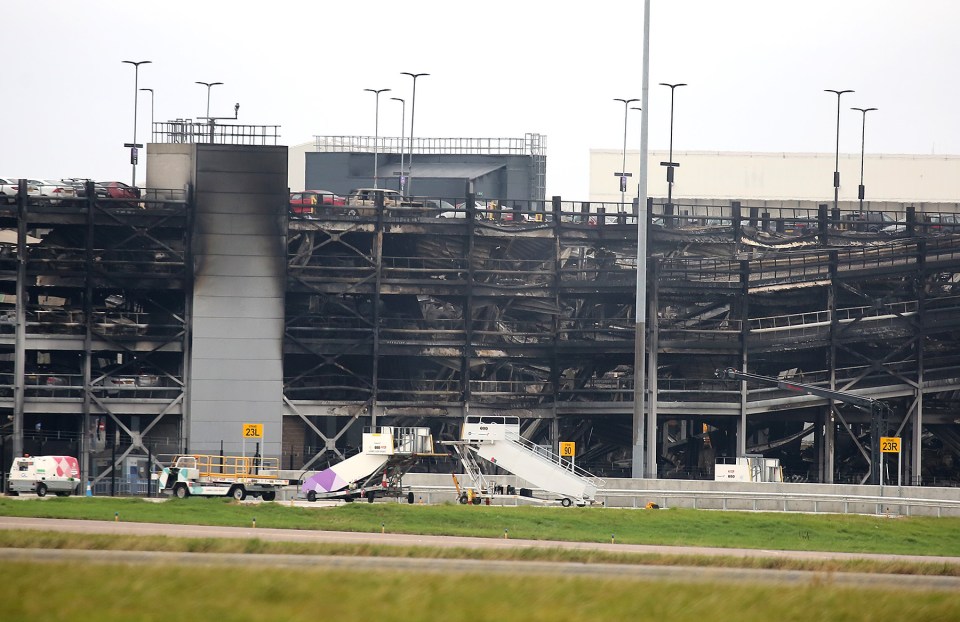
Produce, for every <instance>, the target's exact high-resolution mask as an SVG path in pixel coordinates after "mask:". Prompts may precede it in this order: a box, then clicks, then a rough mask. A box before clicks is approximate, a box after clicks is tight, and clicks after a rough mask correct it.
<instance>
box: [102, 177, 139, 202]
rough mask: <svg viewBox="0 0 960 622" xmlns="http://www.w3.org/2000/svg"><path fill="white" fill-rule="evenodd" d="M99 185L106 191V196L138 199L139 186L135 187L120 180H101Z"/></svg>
mask: <svg viewBox="0 0 960 622" xmlns="http://www.w3.org/2000/svg"><path fill="white" fill-rule="evenodd" d="M99 184H100V185H101V186H103V187H104V189H106V191H107V196H108V197H110V198H111V199H139V198H140V188H135V187H133V186H131V185H128V184H125V183H123V182H122V181H101V182H99Z"/></svg>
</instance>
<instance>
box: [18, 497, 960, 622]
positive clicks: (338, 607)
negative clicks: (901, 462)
mask: <svg viewBox="0 0 960 622" xmlns="http://www.w3.org/2000/svg"><path fill="white" fill-rule="evenodd" d="M115 514H116V515H117V517H118V518H119V519H120V520H122V521H140V522H158V523H188V524H204V525H226V526H237V527H250V526H251V524H252V519H253V518H254V517H255V518H256V520H257V527H258V528H261V527H272V528H290V529H324V530H342V531H366V532H375V533H379V532H380V530H381V526H382V528H384V529H386V530H387V531H388V533H389V532H394V533H400V532H402V533H425V534H438V535H460V536H480V537H491V538H499V537H503V533H504V529H508V530H509V535H510V537H511V538H531V539H544V540H580V541H588V542H609V541H610V536H611V535H615V538H616V541H617V542H618V543H647V544H653V543H659V544H684V545H689V544H695V545H704V546H721V547H723V546H726V547H743V548H765V549H801V550H845V551H863V552H875V553H884V552H886V553H893V552H898V553H913V554H938V555H957V551H958V549H960V520H957V519H928V518H901V519H886V518H878V517H866V516H822V515H796V514H754V513H743V512H709V511H695V510H636V511H634V510H614V509H607V508H589V509H583V510H572V509H561V508H539V507H532V508H497V507H487V506H480V507H473V506H455V505H441V506H406V505H399V504H379V503H378V504H373V505H369V504H366V503H364V504H353V505H344V506H340V507H336V508H328V509H322V510H320V509H317V508H297V507H290V506H289V505H284V504H280V503H264V504H256V505H254V504H237V503H233V502H230V501H225V500H208V499H186V500H182V501H180V500H173V501H168V502H165V503H150V502H145V501H142V500H139V499H119V498H118V499H107V498H94V499H48V500H45V501H35V500H12V499H0V515H8V516H9V515H17V516H40V517H51V518H74V519H96V520H114V517H115ZM0 547H4V548H9V547H22V548H45V549H56V548H65V549H68V548H69V549H88V550H139V551H154V550H156V551H172V552H210V553H245V554H251V561H250V563H249V565H248V566H247V567H235V566H231V567H229V568H227V567H219V566H210V567H196V566H177V567H176V568H175V569H174V568H171V567H170V566H167V565H163V564H161V565H156V566H153V565H142V566H140V565H138V566H137V567H136V568H135V569H133V568H132V567H131V566H129V565H124V564H117V563H112V562H99V563H97V564H96V565H95V566H91V565H90V564H88V563H82V562H36V563H31V562H21V561H15V560H6V561H5V562H4V563H3V564H2V565H0V619H2V620H32V619H43V620H53V621H58V620H64V621H66V620H69V621H70V622H86V621H88V620H90V621H96V622H111V621H113V620H123V621H127V620H158V621H159V620H171V619H172V620H176V619H186V618H187V617H188V616H189V617H195V616H196V613H197V612H201V611H202V612H203V615H204V617H214V618H216V619H219V620H224V621H227V620H262V619H271V620H291V621H295V620H311V621H312V620H315V619H316V617H317V615H322V616H323V617H324V618H331V619H343V620H352V619H357V618H360V617H363V618H365V619H377V620H378V621H381V622H389V621H392V620H403V621H410V620H434V619H443V620H464V621H469V620H498V621H500V622H513V621H515V620H523V621H528V620H529V621H538V620H550V621H551V622H556V621H558V620H582V619H595V620H627V619H669V620H679V621H681V622H683V621H687V620H689V621H696V622H700V621H701V620H704V619H712V620H726V619H736V620H740V621H743V622H749V621H752V620H762V621H764V622H767V621H768V620H780V621H784V622H789V621H793V620H797V621H799V620H803V621H804V622H806V621H807V620H810V619H811V618H814V619H838V620H875V619H877V617H878V616H880V615H882V616H883V617H889V618H890V619H915V620H956V619H960V598H958V597H957V596H956V595H954V594H951V593H949V592H944V591H940V592H922V591H917V590H909V591H906V590H891V589H890V588H889V587H887V588H884V589H874V588H870V587H860V588H856V589H853V588H846V587H839V586H837V585H834V584H833V583H832V581H831V576H833V573H834V572H841V571H860V572H884V573H904V574H939V575H954V576H956V575H958V574H960V566H957V565H950V564H905V563H901V562H895V561H890V562H875V561H869V562H868V561H817V560H786V559H777V558H774V557H770V558H740V557H696V556H684V555H647V554H640V555H637V554H626V553H623V554H618V553H616V552H598V551H583V550H579V551H578V550H561V549H558V548H545V549H531V548H521V549H513V550H486V549H467V548H432V547H391V546H386V545H350V544H344V545H339V544H316V543H300V542H267V541H264V540H260V539H256V538H254V539H219V538H168V537H162V536H136V537H134V536H115V535H83V534H70V533H52V532H43V531H32V530H24V531H0ZM259 553H279V554H301V555H345V556H350V555H354V556H373V557H375V556H390V557H396V556H408V557H427V558H441V557H442V558H458V559H498V560H517V561H534V560H536V561H557V562H581V563H596V562H607V563H621V564H662V565H681V566H698V565H704V566H726V567H738V568H743V567H746V568H777V569H799V570H814V571H819V573H822V574H818V575H817V579H816V580H814V581H813V582H811V583H810V584H806V585H793V584H791V585H786V584H777V585H743V584H736V585H734V584H724V585H715V584H709V583H679V582H672V581H669V582H668V581H662V582H661V581H657V582H651V581H645V580H640V579H630V578H612V577H611V578H600V577H566V576H564V577H558V576H549V577H542V576H534V575H525V576H523V577H522V578H520V577H517V576H510V575H499V574H485V575H483V576H479V575H477V574H471V573H464V574H459V573H452V574H451V573H448V574H438V573H426V574H424V573H416V572H408V573H404V572H370V571H369V570H351V569H350V568H349V567H338V568H336V569H325V568H310V567H308V568H302V569H297V570H291V569H286V568H265V567H258V566H257V562H256V554H259ZM50 577H57V578H58V580H57V581H56V584H57V587H56V594H55V595H53V594H49V593H46V592H44V593H43V594H42V595H40V596H42V597H36V598H35V597H34V595H38V586H43V585H49V584H50ZM198 587H202V589H197V588H198ZM61 603H62V604H63V605H61ZM66 603H69V605H66Z"/></svg>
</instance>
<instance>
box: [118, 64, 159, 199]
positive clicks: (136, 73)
mask: <svg viewBox="0 0 960 622" xmlns="http://www.w3.org/2000/svg"><path fill="white" fill-rule="evenodd" d="M121 62H124V63H127V64H128V65H133V142H132V143H124V145H123V146H124V147H130V164H132V165H133V176H132V180H131V182H130V185H131V186H133V187H136V186H137V155H138V154H137V149H139V148H140V147H142V146H143V145H140V144H137V103H138V97H137V96H138V95H139V94H140V89H139V82H140V65H149V64H150V63H152V62H153V61H150V60H125V61H121Z"/></svg>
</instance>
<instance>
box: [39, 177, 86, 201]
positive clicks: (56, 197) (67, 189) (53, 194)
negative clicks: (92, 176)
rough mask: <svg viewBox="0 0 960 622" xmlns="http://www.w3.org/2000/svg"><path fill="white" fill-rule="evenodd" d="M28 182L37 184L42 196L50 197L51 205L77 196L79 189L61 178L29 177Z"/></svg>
mask: <svg viewBox="0 0 960 622" xmlns="http://www.w3.org/2000/svg"><path fill="white" fill-rule="evenodd" d="M27 183H28V184H31V185H35V186H37V188H39V190H40V196H41V197H42V198H45V199H49V200H50V205H59V204H60V203H61V202H62V201H70V200H73V199H76V198H77V189H76V188H74V187H73V186H72V185H71V184H69V183H67V182H65V181H61V180H59V179H28V180H27Z"/></svg>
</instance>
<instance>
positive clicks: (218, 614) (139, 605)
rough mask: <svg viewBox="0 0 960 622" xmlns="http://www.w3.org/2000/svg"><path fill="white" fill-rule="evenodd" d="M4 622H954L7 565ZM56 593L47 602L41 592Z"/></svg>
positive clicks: (714, 590) (956, 613) (664, 597)
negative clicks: (880, 621) (882, 621)
mask: <svg viewBox="0 0 960 622" xmlns="http://www.w3.org/2000/svg"><path fill="white" fill-rule="evenodd" d="M0 577H2V579H3V580H2V582H0V585H2V587H0V596H2V598H0V619H2V620H9V621H11V622H12V621H19V620H24V621H26V620H44V621H51V622H58V621H63V622H112V621H114V620H116V621H123V622H130V621H144V622H151V621H158V622H170V621H172V620H210V619H213V620H218V621H219V622H227V621H234V620H237V621H242V620H283V621H291V622H293V621H298V620H309V621H311V622H315V621H316V620H359V619H363V620H370V621H373V620H376V621H377V622H392V621H394V620H396V621H403V622H411V621H418V620H443V621H451V620H455V621H457V622H461V621H463V622H469V621H472V620H496V621H498V622H514V621H518V622H519V621H530V622H537V621H541V620H542V621H550V622H557V621H564V620H579V621H583V620H675V621H679V622H686V621H691V622H702V621H703V620H716V621H723V620H737V621H742V622H752V621H754V620H756V621H762V622H769V621H770V620H777V621H778V622H791V621H797V622H800V621H802V622H809V621H810V620H878V619H886V620H957V619H960V599H958V598H957V597H956V596H955V595H952V594H949V593H943V592H941V593H932V592H910V593H906V594H905V593H903V592H898V591H890V590H877V589H866V588H865V589H852V588H840V587H835V586H831V585H830V583H829V578H825V579H824V581H823V582H822V583H816V584H813V585H805V586H792V585H773V586H771V585H755V586H749V585H748V586H732V585H716V584H696V583H694V584H682V583H673V582H661V581H652V582H650V581H634V580H627V579H617V578H604V579H596V578H579V577H537V576H524V577H522V578H518V577H515V576H504V575H476V574H463V575H446V576H444V575H437V574H432V573H427V574H407V573H399V572H363V573H361V572H354V571H350V570H348V569H337V570H335V571H331V570H324V569H317V570H312V569H305V570H290V569H269V568H257V567H256V564H255V562H253V561H252V562H251V565H250V566H249V567H245V568H236V567H230V568H227V569H224V568H218V567H206V568H202V567H192V566H191V567H182V566H178V567H172V566H166V565H159V566H149V567H141V566H137V567H131V566H126V565H122V564H96V565H86V566H83V567H80V566H78V565H74V564H64V563H52V562H51V563H45V564H29V563H26V564H25V563H19V562H8V563H4V564H3V566H2V567H0ZM52 578H53V579H55V580H56V581H57V587H56V590H55V593H51V591H50V590H41V589H40V587H39V586H43V585H45V584H49V583H50V582H51V579H52Z"/></svg>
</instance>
